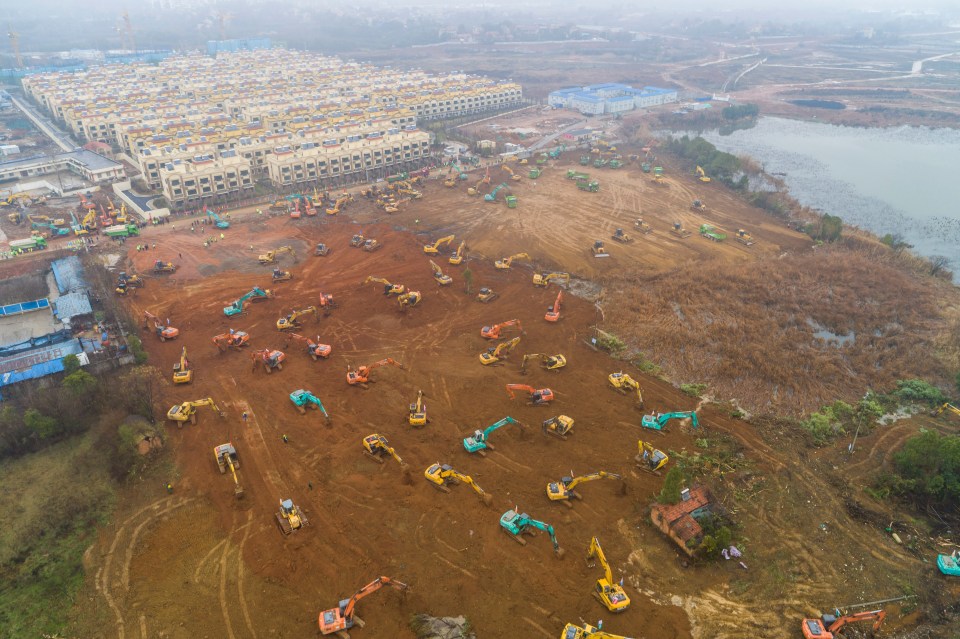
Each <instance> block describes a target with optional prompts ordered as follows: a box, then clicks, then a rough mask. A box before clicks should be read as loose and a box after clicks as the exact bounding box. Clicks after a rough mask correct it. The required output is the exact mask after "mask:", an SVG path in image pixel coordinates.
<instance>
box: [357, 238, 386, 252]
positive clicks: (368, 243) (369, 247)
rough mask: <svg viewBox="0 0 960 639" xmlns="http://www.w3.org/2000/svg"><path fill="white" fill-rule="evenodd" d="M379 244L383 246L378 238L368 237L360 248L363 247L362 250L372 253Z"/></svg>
mask: <svg viewBox="0 0 960 639" xmlns="http://www.w3.org/2000/svg"><path fill="white" fill-rule="evenodd" d="M381 246H383V244H381V243H380V241H379V240H375V239H373V238H372V237H368V238H367V239H365V240H364V241H363V247H362V248H363V250H364V251H366V252H367V253H373V252H374V251H376V250H377V249H378V248H380V247H381Z"/></svg>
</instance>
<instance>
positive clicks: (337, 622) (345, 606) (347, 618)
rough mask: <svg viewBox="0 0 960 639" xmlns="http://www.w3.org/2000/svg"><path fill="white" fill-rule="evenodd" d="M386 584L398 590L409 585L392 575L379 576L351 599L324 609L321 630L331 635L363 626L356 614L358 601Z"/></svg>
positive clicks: (320, 620)
mask: <svg viewBox="0 0 960 639" xmlns="http://www.w3.org/2000/svg"><path fill="white" fill-rule="evenodd" d="M384 586H392V587H393V588H396V589H397V590H401V591H402V590H406V589H407V588H409V586H408V585H407V584H405V583H403V582H400V581H397V580H395V579H391V578H390V577H377V578H376V579H374V580H373V581H371V582H370V583H368V584H367V585H366V586H364V587H363V588H361V589H360V590H358V591H357V592H356V593H354V595H353V596H352V597H350V598H349V599H342V600H340V602H339V603H338V604H337V607H336V608H331V609H330V610H324V611H323V612H321V613H320V618H319V620H318V621H319V623H320V632H321V633H323V634H325V635H331V634H333V633H335V632H341V631H343V630H348V629H350V628H353V626H354V625H357V626H359V627H360V628H363V626H364V623H363V620H362V619H360V617H358V616H356V615H355V614H354V609H355V608H356V607H357V602H358V601H360V600H361V599H363V598H364V597H366V596H367V595H371V594H373V593H375V592H376V591H378V590H380V589H381V588H383V587H384Z"/></svg>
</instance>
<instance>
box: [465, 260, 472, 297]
mask: <svg viewBox="0 0 960 639" xmlns="http://www.w3.org/2000/svg"><path fill="white" fill-rule="evenodd" d="M472 287H473V271H471V270H470V267H469V266H468V267H467V268H466V269H464V271H463V290H464V291H465V292H466V294H467V295H469V294H470V289H471V288H472Z"/></svg>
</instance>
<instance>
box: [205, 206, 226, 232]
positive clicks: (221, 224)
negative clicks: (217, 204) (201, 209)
mask: <svg viewBox="0 0 960 639" xmlns="http://www.w3.org/2000/svg"><path fill="white" fill-rule="evenodd" d="M207 217H209V218H210V219H211V220H213V225H214V226H216V227H217V228H218V229H228V228H230V222H227V221H226V220H225V219H223V218H222V217H220V216H219V215H217V214H216V213H215V212H213V211H211V210H210V209H207Z"/></svg>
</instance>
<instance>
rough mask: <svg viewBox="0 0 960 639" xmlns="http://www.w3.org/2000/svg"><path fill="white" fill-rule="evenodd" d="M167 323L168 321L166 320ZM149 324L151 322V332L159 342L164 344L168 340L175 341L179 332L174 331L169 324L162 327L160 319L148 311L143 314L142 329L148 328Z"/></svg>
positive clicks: (177, 330)
mask: <svg viewBox="0 0 960 639" xmlns="http://www.w3.org/2000/svg"><path fill="white" fill-rule="evenodd" d="M168 321H169V320H168ZM150 322H153V330H154V332H155V333H156V334H157V337H159V338H160V341H161V342H165V341H167V340H168V339H175V338H176V337H177V336H178V335H180V330H179V329H176V328H174V327H172V326H170V325H169V324H168V325H166V326H164V325H163V324H162V323H161V322H160V318H159V317H157V316H156V315H154V314H153V313H151V312H150V311H144V312H143V327H144V328H150Z"/></svg>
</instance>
